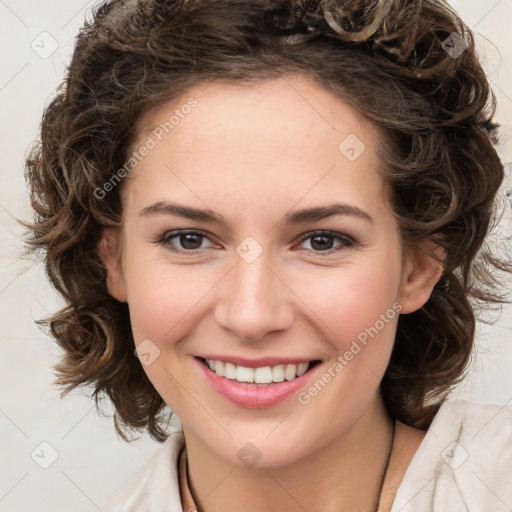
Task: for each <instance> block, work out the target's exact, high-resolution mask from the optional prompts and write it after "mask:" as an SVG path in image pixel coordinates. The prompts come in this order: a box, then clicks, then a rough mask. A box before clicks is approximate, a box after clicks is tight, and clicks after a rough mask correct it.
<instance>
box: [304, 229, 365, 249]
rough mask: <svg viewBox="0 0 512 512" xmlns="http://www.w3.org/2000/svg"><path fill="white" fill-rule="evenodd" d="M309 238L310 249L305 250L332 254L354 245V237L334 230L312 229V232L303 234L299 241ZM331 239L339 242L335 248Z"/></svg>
mask: <svg viewBox="0 0 512 512" xmlns="http://www.w3.org/2000/svg"><path fill="white" fill-rule="evenodd" d="M309 240H311V241H310V242H309V243H310V246H311V249H306V250H307V251H308V252H313V253H324V254H332V253H334V252H338V251H341V250H343V249H345V248H347V247H353V246H355V245H356V242H355V240H354V239H352V238H351V237H349V236H347V235H344V234H343V233H337V232H335V231H314V232H313V233H307V234H305V235H304V236H302V237H301V239H300V241H301V243H302V242H305V241H309ZM333 240H337V241H338V242H339V245H338V246H337V247H335V248H332V247H333Z"/></svg>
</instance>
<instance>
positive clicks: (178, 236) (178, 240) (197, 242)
mask: <svg viewBox="0 0 512 512" xmlns="http://www.w3.org/2000/svg"><path fill="white" fill-rule="evenodd" d="M204 240H208V237H207V236H206V234H204V233H202V232H201V231H192V230H184V229H178V230H175V231H169V232H167V233H164V235H163V236H162V237H160V238H159V239H158V240H156V242H155V243H157V244H160V245H162V246H164V247H165V248H166V249H168V250H169V251H171V252H177V253H183V254H186V253H191V254H193V253H194V252H198V251H200V250H201V249H208V248H209V247H213V245H212V246H207V247H201V245H202V242H203V241H204ZM173 241H174V242H173ZM178 244H179V245H181V247H182V248H176V245H178Z"/></svg>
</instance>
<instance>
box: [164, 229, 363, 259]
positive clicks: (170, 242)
mask: <svg viewBox="0 0 512 512" xmlns="http://www.w3.org/2000/svg"><path fill="white" fill-rule="evenodd" d="M205 240H209V238H208V236H207V235H206V234H205V233H203V232H201V231H195V230H185V229H178V230H175V231H168V232H166V233H164V234H163V235H162V236H161V237H160V238H159V239H158V240H156V241H155V243H157V244H159V245H162V246H163V247H165V248H166V249H167V250H169V251H171V252H174V253H180V254H190V255H193V254H196V253H198V252H202V250H203V249H209V248H211V247H214V245H213V244H212V245H208V246H206V247H205V246H202V244H203V242H204V241H205ZM306 241H307V242H309V244H310V248H306V249H305V250H306V251H307V252H309V253H315V254H325V255H327V254H332V253H334V252H338V251H341V250H343V249H346V248H348V247H353V246H355V245H357V243H356V241H355V240H354V239H352V238H351V237H349V236H347V235H344V234H343V233H337V232H335V231H314V232H310V233H306V234H305V235H303V236H302V237H301V238H300V243H301V244H302V243H304V242H306ZM336 241H337V242H338V245H337V246H334V248H333V245H334V243H335V242H336ZM177 245H179V246H181V247H177Z"/></svg>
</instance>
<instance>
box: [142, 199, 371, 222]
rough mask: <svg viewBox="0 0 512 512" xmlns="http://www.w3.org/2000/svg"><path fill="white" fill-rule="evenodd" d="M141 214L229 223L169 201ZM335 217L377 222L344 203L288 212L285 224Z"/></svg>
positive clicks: (209, 212) (152, 206)
mask: <svg viewBox="0 0 512 512" xmlns="http://www.w3.org/2000/svg"><path fill="white" fill-rule="evenodd" d="M139 214H140V215H141V216H144V217H145V216H150V215H160V214H165V215H174V216H176V217H183V218H185V219H190V220H197V221H201V222H210V223H212V224H223V225H226V226H227V225H228V222H226V220H225V219H224V217H223V216H222V215H220V214H218V213H215V212H213V211H212V210H209V209H200V208H192V207H190V206H185V205H182V204H178V203H171V202H167V201H159V202H157V203H155V204H152V205H150V206H146V207H145V208H143V209H142V210H140V212H139ZM334 215H344V216H352V217H358V218H360V219H364V220H366V221H369V222H371V223H374V222H375V220H374V219H373V217H372V216H371V215H370V214H368V213H367V212H365V211H364V210H361V209H360V208H358V207H357V206H353V205H349V204H343V203H335V204H331V205H328V206H316V207H313V208H305V209H302V210H296V211H293V212H288V213H287V214H286V215H285V223H286V224H301V223H304V222H317V221H319V220H323V219H326V218H327V217H332V216H334Z"/></svg>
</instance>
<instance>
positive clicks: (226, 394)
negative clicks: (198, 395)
mask: <svg viewBox="0 0 512 512" xmlns="http://www.w3.org/2000/svg"><path fill="white" fill-rule="evenodd" d="M194 359H195V360H196V363H197V365H198V367H199V370H200V373H201V374H202V375H203V377H204V379H205V381H206V383H207V385H208V387H209V388H210V389H212V390H213V391H215V392H216V394H218V395H220V396H221V397H222V398H223V399H225V400H227V401H229V402H230V403H231V404H235V405H237V406H242V407H245V408H249V409H263V408H269V407H273V406H275V405H278V404H280V403H281V402H283V401H285V400H286V399H289V398H291V397H293V396H295V395H296V394H297V393H299V392H300V390H301V389H302V388H304V387H306V386H307V385H308V383H309V382H310V381H311V380H313V379H314V378H315V376H316V374H317V373H318V370H319V367H320V363H321V361H320V360H314V361H309V362H301V363H298V364H296V363H290V364H277V365H273V366H260V367H256V368H251V367H248V366H241V365H236V364H234V363H230V362H225V361H220V360H217V359H206V358H202V357H195V358H194Z"/></svg>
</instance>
